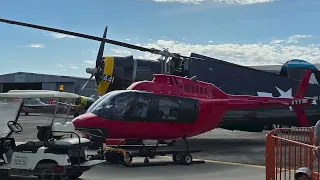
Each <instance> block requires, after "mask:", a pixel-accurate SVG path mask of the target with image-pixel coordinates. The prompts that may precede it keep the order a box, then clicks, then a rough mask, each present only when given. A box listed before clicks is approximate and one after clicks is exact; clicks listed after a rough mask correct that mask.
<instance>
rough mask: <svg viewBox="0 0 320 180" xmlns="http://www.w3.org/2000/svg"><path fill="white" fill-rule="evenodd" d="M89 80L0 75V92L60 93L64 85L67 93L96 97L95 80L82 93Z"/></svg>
mask: <svg viewBox="0 0 320 180" xmlns="http://www.w3.org/2000/svg"><path fill="white" fill-rule="evenodd" d="M87 80H88V78H81V77H70V76H58V75H48V74H36V73H27V72H16V73H10V74H3V75H0V92H8V91H9V90H14V89H19V90H54V91H58V90H59V87H60V85H63V86H64V91H65V92H71V93H76V94H79V95H83V96H87V97H90V96H92V95H95V96H96V95H97V92H96V84H95V80H94V79H92V80H91V81H90V82H89V83H88V84H87V86H86V87H85V89H83V90H82V91H81V87H82V86H83V85H84V83H85V82H86V81H87Z"/></svg>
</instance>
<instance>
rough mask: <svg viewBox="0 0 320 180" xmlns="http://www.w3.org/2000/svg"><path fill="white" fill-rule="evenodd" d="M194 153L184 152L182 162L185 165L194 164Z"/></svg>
mask: <svg viewBox="0 0 320 180" xmlns="http://www.w3.org/2000/svg"><path fill="white" fill-rule="evenodd" d="M192 160H193V159H192V155H191V154H190V153H184V154H183V155H182V164H183V165H190V164H192Z"/></svg>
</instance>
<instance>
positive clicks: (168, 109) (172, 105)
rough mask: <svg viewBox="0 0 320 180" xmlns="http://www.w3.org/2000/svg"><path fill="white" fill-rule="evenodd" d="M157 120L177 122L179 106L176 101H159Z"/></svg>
mask: <svg viewBox="0 0 320 180" xmlns="http://www.w3.org/2000/svg"><path fill="white" fill-rule="evenodd" d="M158 107H159V108H158V114H157V118H156V119H157V120H159V121H177V120H178V118H179V114H180V112H179V110H180V106H179V103H178V102H177V101H174V100H169V99H160V100H159V106H158Z"/></svg>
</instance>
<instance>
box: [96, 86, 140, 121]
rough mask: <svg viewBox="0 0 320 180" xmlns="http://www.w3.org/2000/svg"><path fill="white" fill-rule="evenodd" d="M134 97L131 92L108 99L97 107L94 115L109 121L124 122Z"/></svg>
mask: <svg viewBox="0 0 320 180" xmlns="http://www.w3.org/2000/svg"><path fill="white" fill-rule="evenodd" d="M134 97H135V95H134V93H132V92H125V93H120V94H116V95H114V96H112V97H108V98H106V99H104V100H103V101H102V102H101V103H99V104H98V105H97V107H96V110H98V112H97V113H94V114H97V115H98V116H100V117H103V118H106V119H109V120H124V119H125V118H126V117H127V115H128V113H129V110H130V108H131V105H132V103H133V101H134Z"/></svg>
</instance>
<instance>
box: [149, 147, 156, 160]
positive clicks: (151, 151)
mask: <svg viewBox="0 0 320 180" xmlns="http://www.w3.org/2000/svg"><path fill="white" fill-rule="evenodd" d="M148 150H149V153H155V152H156V150H155V148H149V149H148ZM154 157H156V155H155V154H152V155H150V156H149V158H154Z"/></svg>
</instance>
